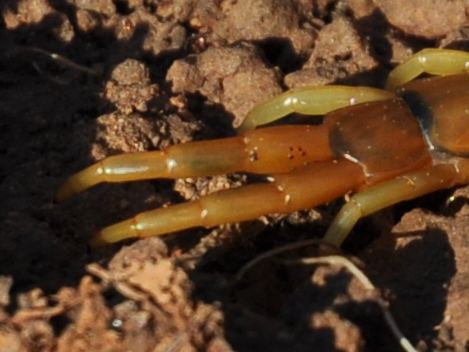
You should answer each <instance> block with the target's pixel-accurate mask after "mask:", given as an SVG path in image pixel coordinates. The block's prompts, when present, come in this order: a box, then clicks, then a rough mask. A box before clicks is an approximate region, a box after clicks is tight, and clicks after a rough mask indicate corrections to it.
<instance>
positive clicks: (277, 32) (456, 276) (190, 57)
mask: <svg viewBox="0 0 469 352" xmlns="http://www.w3.org/2000/svg"><path fill="white" fill-rule="evenodd" d="M467 13H469V5H468V4H467V1H466V2H465V1H463V0H454V1H445V0H435V1H431V2H429V1H426V0H418V1H408V0H395V1H386V0H375V1H372V0H368V1H367V0H350V1H346V0H343V1H332V0H292V1H284V0H238V1H233V0H221V1H220V0H207V1H205V0H204V1H197V0H160V1H157V0H116V1H112V0H68V1H66V0H12V1H7V0H4V1H1V2H0V15H1V16H0V165H1V169H0V351H172V352H173V351H196V350H197V351H198V350H200V351H231V350H237V351H255V350H258V351H261V350H265V351H311V350H317V351H327V350H342V351H359V350H369V351H377V350H380V351H386V350H388V351H394V350H397V349H398V344H397V342H396V341H395V339H394V338H393V337H392V335H391V333H390V332H389V329H388V327H387V325H386V324H385V323H384V320H383V317H382V314H381V311H380V310H379V308H378V303H377V298H376V297H377V296H376V295H371V294H369V292H367V291H365V289H364V288H363V287H362V286H361V285H360V284H359V283H358V281H357V280H356V279H354V278H353V277H352V276H351V275H350V274H349V273H348V272H347V271H345V270H343V269H340V268H338V267H334V266H332V267H331V266H314V267H303V266H292V265H287V264H285V262H284V261H282V260H279V259H294V258H299V257H305V256H311V255H314V254H315V250H314V248H313V249H311V248H307V249H303V250H300V251H296V252H292V253H289V254H288V255H286V256H285V255H284V256H282V257H280V258H275V259H272V260H267V261H264V262H262V263H260V264H259V265H258V266H256V267H254V268H253V269H252V270H251V271H250V272H249V273H248V274H247V276H246V277H245V278H244V279H243V280H242V281H241V282H238V284H237V285H234V286H233V285H231V280H232V278H233V275H234V274H235V273H236V272H237V270H238V269H239V268H240V267H242V265H243V264H245V263H246V262H247V261H249V260H250V259H252V258H254V257H255V256H257V255H259V254H260V253H263V252H265V251H267V250H270V249H273V248H275V247H278V246H281V245H285V244H287V243H293V242H295V241H298V240H303V239H308V238H312V237H314V236H320V235H321V234H323V233H324V231H325V229H326V228H327V225H328V224H329V223H330V221H331V219H332V217H333V216H334V214H335V213H336V212H337V210H338V209H339V207H340V205H341V204H342V200H339V201H337V202H335V203H333V204H330V205H327V206H323V207H320V208H319V209H317V210H311V211H304V212H298V213H295V214H291V215H288V216H269V217H265V218H263V219H259V220H257V221H253V222H250V223H246V224H241V225H232V226H224V227H220V228H216V229H213V230H209V229H207V230H206V229H195V230H190V231H185V232H184V233H183V234H179V235H177V236H168V237H166V238H163V239H159V238H153V239H147V240H141V241H137V242H133V243H131V242H130V243H126V244H118V245H115V246H111V247H108V248H105V249H101V250H97V251H90V250H89V249H88V248H87V240H88V238H89V237H90V236H91V235H92V234H93V233H94V232H95V231H96V230H97V229H99V228H100V227H102V226H105V225H107V224H110V223H112V222H116V221H118V220H120V219H124V218H126V217H130V216H132V215H133V214H135V213H137V212H139V211H142V210H144V209H150V208H154V207H158V206H162V205H167V204H171V203H176V202H180V201H182V200H184V199H191V198H195V197H198V196H200V195H202V194H206V193H207V192H212V191H216V190H220V189H224V188H227V187H230V186H237V185H241V184H243V183H246V182H251V181H252V180H251V179H250V177H247V176H246V175H228V176H227V175H221V176H217V177H211V178H203V179H197V180H195V179H192V180H178V181H176V182H172V181H161V180H160V181H154V182H140V183H132V184H125V185H104V186H100V187H97V188H95V189H93V190H90V191H88V192H86V193H84V194H82V195H79V196H77V197H75V198H73V199H71V200H69V201H67V202H65V203H63V204H55V203H54V202H53V201H52V199H53V195H54V192H55V190H56V189H57V187H58V186H59V185H60V183H61V182H63V180H64V179H65V178H66V177H67V176H68V175H70V174H71V173H73V172H75V171H77V170H79V169H80V168H83V167H85V166H86V165H88V164H90V163H92V162H93V161H95V160H98V159H101V158H103V157H105V156H107V155H112V154H117V153H121V152H130V151H137V150H152V149H160V148H164V147H166V146H168V145H171V144H175V143H181V142H188V141H191V140H194V139H207V138H214V137H223V136H227V135H232V134H234V133H235V129H234V128H233V125H235V126H236V125H237V124H239V123H240V122H241V121H242V120H243V118H244V117H245V115H246V113H247V111H249V110H250V109H251V108H252V107H253V106H254V105H255V104H257V103H259V102H261V101H263V100H265V99H268V98H269V97H272V96H274V95H276V94H278V93H279V92H281V91H282V90H285V89H287V88H292V87H298V86H304V85H319V84H328V83H345V84H352V85H357V84H361V85H372V86H380V85H382V83H383V80H384V78H385V77H386V73H387V72H389V70H390V68H391V67H393V66H394V65H395V64H397V63H399V62H401V61H402V60H403V59H404V58H406V57H407V56H408V55H410V54H411V53H412V52H415V51H417V50H419V49H421V48H423V47H450V48H460V49H468V48H469V45H468V44H469V39H468V38H469V31H468V27H466V26H467V24H468V23H469V22H468V16H467ZM49 53H58V54H60V55H62V56H63V57H66V58H68V59H70V60H72V61H73V62H75V63H77V64H79V65H80V66H79V67H76V66H73V65H70V64H69V63H67V62H64V61H63V60H62V61H61V60H54V59H53V58H52V57H51V56H50V54H49ZM468 194H469V188H459V189H455V190H448V191H444V192H439V193H437V194H432V195H429V196H426V197H423V198H420V199H417V200H415V201H411V202H407V203H405V204H400V205H398V206H396V207H394V208H392V209H387V210H385V211H382V212H380V213H378V214H376V215H374V216H372V217H370V218H368V219H366V220H365V221H363V222H361V223H360V225H359V226H357V228H356V229H355V230H354V233H353V234H352V236H351V238H350V240H349V241H348V242H347V244H346V248H345V249H346V250H347V251H348V252H349V253H352V254H353V255H354V256H356V257H358V258H359V259H360V260H361V262H362V264H361V267H362V269H363V270H364V272H365V273H366V274H367V275H368V276H369V277H370V278H371V280H372V281H373V282H374V283H375V284H376V285H377V286H378V287H379V289H380V292H381V294H382V296H383V297H384V298H385V299H386V300H388V301H389V302H390V309H391V311H392V313H393V314H394V316H395V318H396V320H397V322H398V324H399V326H400V328H401V330H402V331H403V332H404V333H405V334H406V336H407V337H408V338H409V339H410V341H411V342H412V343H413V344H414V345H415V346H417V347H418V349H419V350H422V351H430V350H432V351H448V350H454V351H464V350H465V349H467V348H468V347H469V285H468V282H469V259H468V258H469V237H468V235H469V231H468V230H469V207H468V205H467V196H468ZM260 201H262V200H260Z"/></svg>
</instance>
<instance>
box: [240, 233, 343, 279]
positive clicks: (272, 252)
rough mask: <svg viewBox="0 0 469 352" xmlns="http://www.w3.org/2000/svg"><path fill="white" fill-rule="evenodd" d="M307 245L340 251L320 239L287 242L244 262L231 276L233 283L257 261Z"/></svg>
mask: <svg viewBox="0 0 469 352" xmlns="http://www.w3.org/2000/svg"><path fill="white" fill-rule="evenodd" d="M309 246H325V247H326V248H327V249H330V250H331V251H333V252H338V253H340V252H341V249H340V248H339V247H336V246H334V245H333V244H331V243H329V242H326V241H323V240H321V239H311V240H304V241H299V242H295V243H291V244H287V245H285V246H280V247H276V248H274V249H271V250H270V251H267V252H265V253H262V254H261V255H258V256H257V257H255V258H254V259H252V260H251V261H249V262H247V263H246V264H244V265H243V267H242V268H241V269H239V270H238V272H237V273H236V275H235V277H234V278H233V284H236V283H237V282H239V281H240V280H241V279H242V278H243V277H244V275H245V274H246V272H247V271H248V270H250V269H251V268H252V267H254V266H255V265H257V264H258V263H259V262H261V261H263V260H265V259H269V258H270V257H273V256H276V255H277V254H280V253H283V252H290V251H293V250H295V249H299V248H303V247H309Z"/></svg>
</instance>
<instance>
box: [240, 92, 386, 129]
mask: <svg viewBox="0 0 469 352" xmlns="http://www.w3.org/2000/svg"><path fill="white" fill-rule="evenodd" d="M392 97H393V94H391V93H389V92H387V91H384V90H381V89H376V88H370V87H349V86H338V85H335V86H334V85H332V86H324V87H304V88H297V89H292V90H290V91H287V92H285V93H283V94H280V95H278V96H276V97H274V98H272V99H269V100H267V101H266V102H264V103H263V104H259V105H258V106H256V107H255V108H254V109H252V110H251V111H250V112H249V114H248V116H247V117H246V119H245V120H244V122H243V124H242V125H241V126H240V127H239V130H241V131H246V130H249V129H253V128H255V127H256V126H260V125H264V124H266V123H269V122H272V121H276V120H278V119H280V118H281V117H284V116H286V115H288V114H291V113H294V112H296V113H300V114H305V115H324V114H327V113H328V112H330V111H333V110H337V109H339V108H343V107H346V106H349V105H355V104H358V103H364V102H369V101H376V100H386V99H390V98H392Z"/></svg>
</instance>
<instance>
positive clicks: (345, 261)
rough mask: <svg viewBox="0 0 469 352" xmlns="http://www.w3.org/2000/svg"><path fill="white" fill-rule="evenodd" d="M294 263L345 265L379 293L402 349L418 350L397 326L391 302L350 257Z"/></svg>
mask: <svg viewBox="0 0 469 352" xmlns="http://www.w3.org/2000/svg"><path fill="white" fill-rule="evenodd" d="M293 263H297V264H307V265H311V264H329V265H340V266H343V267H345V269H347V270H348V271H349V272H350V273H351V274H352V275H353V276H354V277H355V278H356V279H357V280H358V281H359V282H360V283H361V284H362V285H363V286H364V287H365V288H366V289H367V290H370V291H373V293H374V294H376V295H377V302H378V305H379V307H380V308H381V311H382V312H383V316H384V320H385V322H386V324H387V325H388V327H389V329H390V330H391V332H392V333H393V335H394V337H395V338H396V340H397V341H398V342H399V344H400V345H401V347H402V349H403V350H404V351H407V352H416V351H417V350H416V349H415V347H414V346H412V344H411V343H410V341H409V340H408V339H407V338H406V337H405V336H404V334H403V333H402V331H401V330H400V329H399V327H398V326H397V323H396V320H395V319H394V317H393V316H392V314H391V312H390V311H389V309H388V306H389V302H387V301H386V300H385V299H384V298H383V297H381V295H380V293H379V291H378V289H377V288H376V287H375V286H374V285H373V284H372V283H371V281H370V279H368V277H367V276H366V275H365V273H364V272H363V271H361V270H360V269H359V268H358V267H357V266H356V265H355V264H354V263H353V262H352V261H351V260H350V259H348V258H347V257H344V256H341V255H330V256H324V257H317V258H314V257H312V258H303V259H300V260H297V261H295V262H293Z"/></svg>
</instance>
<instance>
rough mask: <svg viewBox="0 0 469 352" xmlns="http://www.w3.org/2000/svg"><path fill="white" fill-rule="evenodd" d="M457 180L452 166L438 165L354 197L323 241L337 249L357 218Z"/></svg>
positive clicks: (376, 186)
mask: <svg viewBox="0 0 469 352" xmlns="http://www.w3.org/2000/svg"><path fill="white" fill-rule="evenodd" d="M459 177H460V174H459V173H458V170H457V169H456V168H455V167H454V166H453V165H438V166H435V167H432V168H430V169H427V170H425V171H421V172H415V173H411V174H408V175H405V176H401V177H398V178H395V179H393V180H390V181H386V182H384V183H380V184H377V185H375V186H372V187H371V188H368V189H366V190H365V191H363V192H360V193H357V194H355V195H354V196H353V197H352V198H351V199H350V201H349V202H347V204H345V205H344V206H343V207H342V209H341V210H340V212H339V213H338V214H337V216H336V217H335V219H334V221H333V222H332V224H331V226H330V227H329V229H328V230H327V232H326V235H325V237H324V240H325V241H327V242H329V243H331V244H333V245H335V246H340V245H341V244H342V242H343V241H344V240H345V238H346V237H347V235H348V234H349V233H350V231H351V230H352V228H353V227H354V226H355V224H356V223H357V221H358V220H359V219H360V218H362V217H364V216H367V215H369V214H371V213H374V212H376V211H378V210H381V209H383V208H386V207H388V206H391V205H393V204H396V203H399V202H401V201H404V200H408V199H413V198H416V197H419V196H421V195H424V194H427V193H431V192H434V191H436V190H439V189H444V188H449V187H451V186H453V185H454V184H456V183H457V182H458V181H459Z"/></svg>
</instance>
